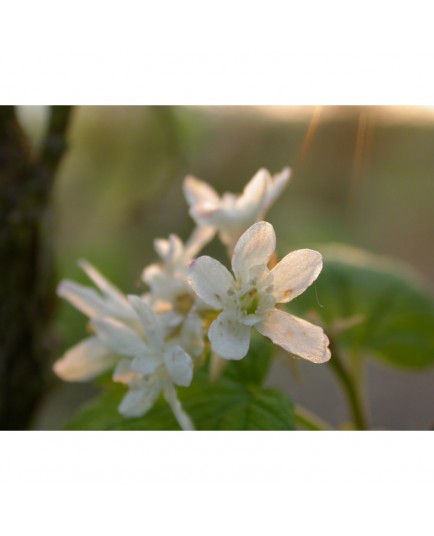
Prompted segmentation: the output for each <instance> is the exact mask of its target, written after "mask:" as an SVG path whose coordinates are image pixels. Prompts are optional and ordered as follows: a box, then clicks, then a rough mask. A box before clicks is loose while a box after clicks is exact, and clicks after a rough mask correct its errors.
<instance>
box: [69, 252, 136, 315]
mask: <svg viewBox="0 0 434 536" xmlns="http://www.w3.org/2000/svg"><path fill="white" fill-rule="evenodd" d="M78 264H79V266H80V267H81V268H82V269H83V270H84V271H85V272H86V274H87V276H88V277H89V278H90V279H91V280H92V281H93V282H94V283H95V285H96V286H97V287H98V288H99V289H100V290H101V291H102V292H103V293H104V294H105V295H106V296H107V297H110V298H111V299H112V300H113V301H115V302H117V303H119V304H122V305H126V302H127V300H126V298H125V296H124V294H123V293H122V292H121V291H120V290H119V289H118V288H116V287H115V286H114V285H112V284H111V283H110V281H108V280H107V279H106V278H105V277H104V276H103V275H102V274H101V273H100V272H99V271H98V270H97V269H96V268H95V267H94V266H92V264H90V262H88V261H86V260H84V259H82V260H80V261H79V263H78Z"/></svg>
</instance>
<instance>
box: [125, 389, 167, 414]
mask: <svg viewBox="0 0 434 536" xmlns="http://www.w3.org/2000/svg"><path fill="white" fill-rule="evenodd" d="M160 392H161V382H160V381H150V382H146V383H144V384H143V385H142V386H141V387H138V388H134V389H130V390H129V391H128V393H127V394H126V395H125V396H124V398H123V399H122V401H121V403H120V405H119V408H118V410H119V413H121V415H124V417H142V416H143V415H144V414H145V413H146V412H148V411H149V410H150V409H151V408H152V406H153V405H154V403H155V400H156V399H157V397H158V395H159V394H160Z"/></svg>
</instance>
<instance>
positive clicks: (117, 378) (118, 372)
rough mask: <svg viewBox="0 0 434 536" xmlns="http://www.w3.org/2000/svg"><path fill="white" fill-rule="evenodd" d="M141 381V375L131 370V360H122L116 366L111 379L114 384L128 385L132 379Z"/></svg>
mask: <svg viewBox="0 0 434 536" xmlns="http://www.w3.org/2000/svg"><path fill="white" fill-rule="evenodd" d="M139 378H140V379H141V378H142V375H141V374H140V373H138V372H135V371H134V370H131V359H122V360H121V361H119V363H118V364H117V366H116V368H115V370H114V372H113V376H112V379H113V381H114V382H118V383H123V384H125V385H128V384H129V383H130V382H132V381H133V380H134V379H139Z"/></svg>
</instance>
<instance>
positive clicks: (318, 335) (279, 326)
mask: <svg viewBox="0 0 434 536" xmlns="http://www.w3.org/2000/svg"><path fill="white" fill-rule="evenodd" d="M255 327H256V329H257V330H258V331H259V333H262V335H265V336H266V337H269V338H270V339H271V340H272V341H273V342H274V343H275V344H277V345H278V346H280V347H282V348H283V349H284V350H286V351H287V352H289V353H290V354H294V355H296V356H298V357H302V358H303V359H307V360H308V361H312V363H325V362H326V361H328V360H329V359H330V355H331V354H330V350H329V349H328V344H329V340H328V338H327V336H326V334H325V333H324V331H323V330H322V328H320V327H319V326H314V325H313V324H310V323H309V322H306V320H303V319H301V318H298V317H296V316H293V315H290V314H289V313H286V312H285V311H280V310H279V309H272V310H271V311H269V312H268V313H266V316H265V318H264V320H263V321H262V322H261V323H259V324H257V325H256V326H255Z"/></svg>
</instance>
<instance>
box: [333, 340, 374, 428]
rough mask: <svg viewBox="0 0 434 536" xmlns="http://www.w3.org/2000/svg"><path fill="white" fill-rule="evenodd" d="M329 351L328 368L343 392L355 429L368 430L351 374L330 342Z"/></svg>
mask: <svg viewBox="0 0 434 536" xmlns="http://www.w3.org/2000/svg"><path fill="white" fill-rule="evenodd" d="M330 349H331V352H332V358H331V359H330V361H329V363H330V367H331V369H332V370H333V372H334V373H335V375H336V377H337V378H338V380H339V381H340V383H341V385H342V387H343V390H344V391H345V394H346V396H347V399H348V403H349V405H350V409H351V413H352V415H353V420H354V424H355V426H356V429H357V430H369V427H368V423H367V418H366V415H365V411H364V408H363V402H362V399H361V396H360V392H359V389H358V388H357V385H356V383H355V382H354V379H353V378H352V377H351V374H350V373H349V371H348V370H347V367H346V366H345V364H344V362H343V360H342V357H341V356H340V355H339V353H338V351H337V350H336V345H335V344H332V342H330Z"/></svg>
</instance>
